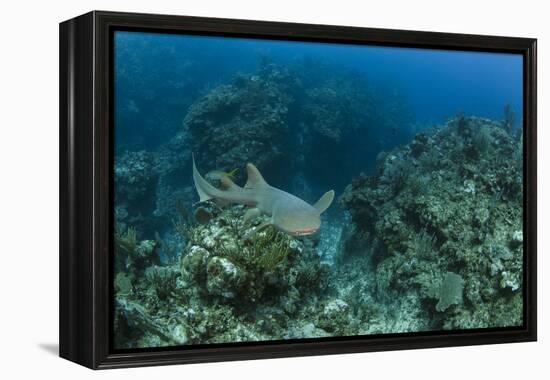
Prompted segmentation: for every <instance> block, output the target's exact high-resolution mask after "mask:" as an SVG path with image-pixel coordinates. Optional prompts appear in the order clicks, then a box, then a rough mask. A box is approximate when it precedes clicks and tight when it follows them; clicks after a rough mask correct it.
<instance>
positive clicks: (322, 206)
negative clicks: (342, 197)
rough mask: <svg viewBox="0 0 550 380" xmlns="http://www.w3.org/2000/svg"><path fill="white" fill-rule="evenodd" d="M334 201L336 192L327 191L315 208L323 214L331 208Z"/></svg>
mask: <svg viewBox="0 0 550 380" xmlns="http://www.w3.org/2000/svg"><path fill="white" fill-rule="evenodd" d="M333 200H334V190H330V191H327V192H326V193H324V194H323V196H322V197H321V198H319V200H318V201H317V202H315V204H314V205H313V207H315V208H316V209H317V211H319V214H322V213H323V212H324V211H325V210H326V209H327V208H329V206H330V205H331V204H332V201H333Z"/></svg>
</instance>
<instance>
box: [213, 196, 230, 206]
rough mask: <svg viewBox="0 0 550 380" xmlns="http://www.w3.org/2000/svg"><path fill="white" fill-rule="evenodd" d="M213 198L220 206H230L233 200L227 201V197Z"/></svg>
mask: <svg viewBox="0 0 550 380" xmlns="http://www.w3.org/2000/svg"><path fill="white" fill-rule="evenodd" d="M212 200H213V201H214V203H215V204H216V206H218V207H219V208H224V207H225V206H228V205H230V204H231V202H229V201H226V200H225V199H220V198H214V199H212Z"/></svg>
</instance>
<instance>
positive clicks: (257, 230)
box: [244, 222, 271, 240]
mask: <svg viewBox="0 0 550 380" xmlns="http://www.w3.org/2000/svg"><path fill="white" fill-rule="evenodd" d="M269 226H271V222H265V223H262V224H260V225H259V226H258V227H256V228H253V229H251V230H250V231H249V232H248V233H247V234H246V236H245V237H244V239H245V240H248V239H251V238H252V237H254V235H256V234H257V233H258V232H260V231H261V230H263V229H264V228H266V227H269Z"/></svg>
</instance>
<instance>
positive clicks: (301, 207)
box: [193, 157, 334, 236]
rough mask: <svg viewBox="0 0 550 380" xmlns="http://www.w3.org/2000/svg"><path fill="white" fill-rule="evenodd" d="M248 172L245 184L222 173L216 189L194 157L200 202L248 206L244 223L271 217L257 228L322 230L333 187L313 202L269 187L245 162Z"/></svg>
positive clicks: (300, 233)
mask: <svg viewBox="0 0 550 380" xmlns="http://www.w3.org/2000/svg"><path fill="white" fill-rule="evenodd" d="M246 173H247V176H248V178H247V182H246V184H245V185H244V187H241V186H239V185H237V184H236V183H235V182H233V181H232V180H231V179H230V178H229V177H228V176H222V177H221V178H220V182H221V186H220V188H217V187H214V186H212V185H211V184H210V183H209V182H208V181H206V180H205V179H204V178H203V177H202V176H201V174H200V173H199V171H198V170H197V166H196V165H195V158H194V157H193V181H194V183H195V189H196V190H197V193H198V195H199V198H200V202H204V201H208V200H213V201H214V202H216V203H217V204H218V205H227V204H242V205H245V206H247V207H248V210H247V211H246V213H245V215H244V222H248V221H251V220H253V219H254V218H257V217H259V216H262V215H266V216H268V217H269V220H268V221H267V222H266V223H263V224H262V225H260V226H259V227H258V229H257V230H260V229H262V228H264V227H267V226H269V225H272V226H274V227H275V228H277V229H278V230H280V231H282V232H285V233H287V234H289V235H292V236H307V235H312V234H314V233H316V232H317V231H318V230H319V228H320V227H321V214H322V213H323V212H324V211H325V210H326V209H327V208H329V206H330V205H331V203H332V201H333V200H334V190H330V191H327V192H326V193H325V194H324V195H323V196H322V197H321V198H319V200H318V201H317V202H315V204H313V205H311V204H309V203H307V202H306V201H304V200H302V199H300V198H298V197H297V196H295V195H292V194H290V193H287V192H286V191H283V190H281V189H278V188H276V187H273V186H270V185H269V184H268V183H267V182H266V181H265V179H264V178H263V176H262V174H261V173H260V171H259V170H258V168H256V166H254V165H253V164H251V163H248V164H246Z"/></svg>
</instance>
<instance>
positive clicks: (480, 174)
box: [340, 115, 523, 329]
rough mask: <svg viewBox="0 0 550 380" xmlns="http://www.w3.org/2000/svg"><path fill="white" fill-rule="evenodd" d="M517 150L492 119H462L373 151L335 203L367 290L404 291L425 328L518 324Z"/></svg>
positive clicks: (398, 293)
mask: <svg viewBox="0 0 550 380" xmlns="http://www.w3.org/2000/svg"><path fill="white" fill-rule="evenodd" d="M520 154H521V142H518V140H517V139H515V138H514V137H512V136H510V134H509V133H508V131H507V128H506V127H503V126H502V124H501V123H496V122H493V121H491V120H487V119H482V118H476V117H466V116H464V115H458V116H457V117H456V118H454V119H452V120H450V121H449V122H448V123H447V124H446V125H444V126H442V127H439V128H435V129H433V130H431V131H426V132H421V133H420V134H418V135H417V136H416V137H415V138H414V140H413V141H412V142H411V143H410V144H408V145H406V146H403V147H400V148H396V149H394V150H392V151H390V152H387V153H382V154H381V155H380V157H379V160H378V169H377V173H376V174H375V175H374V176H372V177H367V176H359V177H357V178H355V179H354V180H353V182H352V184H351V185H350V186H348V188H347V189H346V191H345V193H344V194H343V195H342V197H341V199H340V202H341V204H342V205H343V207H344V208H346V209H347V210H349V212H350V213H351V216H352V221H353V227H352V229H353V233H351V234H350V236H349V237H348V240H349V242H348V243H347V244H345V247H346V249H345V251H344V252H343V253H342V254H343V257H347V259H348V260H350V258H352V257H354V256H357V255H363V256H365V257H367V258H369V259H370V263H371V265H373V266H375V268H376V269H374V275H375V276H376V286H377V293H378V294H379V295H380V294H381V295H388V294H394V295H395V296H398V297H400V298H402V299H404V298H403V295H404V294H410V295H411V297H413V298H415V303H416V304H417V307H424V309H426V310H427V311H428V314H429V315H428V320H429V321H430V322H429V323H428V324H427V325H426V326H425V328H428V329H440V328H445V329H460V328H482V327H502V326H517V325H520V324H521V323H522V315H523V313H522V292H521V288H522V284H521V279H522V270H521V265H522V258H523V250H522V245H521V243H519V241H521V240H522V237H521V231H522V215H521V202H522V172H521V160H519V163H518V162H516V161H515V160H514V161H512V160H510V159H509V158H510V157H518V156H519V155H520ZM380 244H381V245H382V247H380V249H378V250H377V251H376V252H371V251H363V252H356V251H354V250H353V247H357V246H360V247H369V246H373V245H380ZM346 251H347V252H346Z"/></svg>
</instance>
